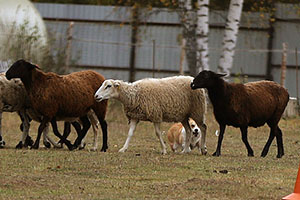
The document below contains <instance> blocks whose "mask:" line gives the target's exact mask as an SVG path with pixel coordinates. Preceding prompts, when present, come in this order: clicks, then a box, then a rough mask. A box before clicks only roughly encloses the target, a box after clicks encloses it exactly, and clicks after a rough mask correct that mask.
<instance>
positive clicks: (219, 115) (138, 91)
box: [0, 60, 289, 158]
mask: <svg viewBox="0 0 300 200" xmlns="http://www.w3.org/2000/svg"><path fill="white" fill-rule="evenodd" d="M222 76H224V75H222V74H217V73H214V72H212V71H202V72H200V73H199V75H198V76H197V77H196V78H193V77H190V76H174V77H168V78H161V79H151V78H150V79H142V80H139V81H136V82H133V83H127V82H124V81H121V80H112V79H109V80H105V79H104V77H103V76H102V75H101V74H99V73H97V72H94V71H91V70H86V71H81V72H74V73H71V74H68V75H57V74H55V73H51V72H50V73H45V72H43V71H42V70H41V69H40V68H39V67H38V66H36V65H33V64H31V63H29V62H27V61H25V60H18V61H16V62H15V63H14V64H13V65H12V66H11V67H10V68H9V69H8V71H7V72H6V73H5V74H4V73H3V74H1V75H0V91H1V101H0V110H1V112H18V114H19V116H20V118H21V120H22V124H21V127H20V128H21V130H22V132H23V134H22V138H21V141H20V142H19V144H18V145H17V148H22V147H25V146H31V148H34V149H37V148H38V147H39V141H40V138H41V136H42V133H43V141H44V145H45V146H46V147H50V143H51V144H52V145H54V146H56V147H61V146H62V144H65V145H66V146H67V147H68V148H69V149H70V150H73V149H76V148H78V147H79V148H83V147H84V145H85V143H84V137H85V135H86V133H87V131H88V129H89V128H90V126H91V124H92V127H93V130H94V146H93V150H96V149H97V144H98V143H97V129H98V125H99V124H98V123H100V126H101V129H102V134H103V144H102V148H101V151H106V150H107V148H108V144H107V123H106V121H105V115H106V112H107V101H108V99H112V98H114V99H117V100H119V101H121V102H122V104H123V105H124V112H125V114H126V116H127V118H128V120H129V122H130V123H129V131H128V137H127V139H126V142H125V144H124V146H123V147H122V148H121V149H120V150H119V152H125V151H126V150H127V149H128V146H129V142H130V139H131V137H132V135H133V133H134V131H135V128H136V126H137V124H138V122H139V121H150V122H152V123H153V124H154V127H155V132H156V135H157V137H158V139H159V141H160V145H161V148H162V154H166V153H167V149H166V145H165V143H164V141H163V137H162V132H161V130H160V124H161V122H181V123H182V125H183V127H184V129H185V132H186V134H185V138H184V139H185V143H184V147H183V151H182V152H183V153H187V152H189V151H191V148H190V143H191V140H192V134H191V127H190V125H189V119H190V118H192V119H194V120H195V122H196V123H197V125H198V126H199V128H200V130H201V134H200V137H201V138H200V142H199V150H200V152H201V153H202V154H206V153H207V149H206V141H205V139H206V131H207V127H206V124H205V115H206V107H207V102H206V97H205V93H206V91H205V90H204V88H206V89H207V92H208V96H209V98H210V101H211V103H212V105H213V110H214V115H215V118H216V121H217V122H218V124H219V126H220V134H219V139H218V145H217V149H216V152H215V153H214V154H213V155H214V156H220V155H221V144H222V139H223V136H224V132H225V127H226V125H229V126H234V127H238V128H240V130H241V133H242V141H243V142H244V144H245V146H246V148H247V151H248V156H253V155H254V153H253V150H252V148H251V147H250V145H249V143H248V139H247V128H248V126H252V127H259V126H262V125H264V124H265V123H267V124H268V126H269V127H270V130H271V131H270V136H269V139H268V141H267V143H266V145H265V147H264V149H263V151H262V153H261V156H262V157H264V156H266V155H267V153H268V150H269V147H270V144H271V143H272V141H273V139H274V138H275V137H276V140H277V147H278V153H277V157H278V158H280V157H282V156H283V155H284V149H283V142H282V132H281V130H280V128H279V127H278V122H279V120H280V118H281V116H282V113H283V112H284V110H285V107H286V105H287V103H288V100H289V94H288V92H287V90H286V89H284V88H283V87H281V86H280V85H278V84H276V83H274V82H272V81H258V82H253V83H247V84H234V83H227V82H226V81H224V80H223V79H222ZM45 105H47V106H45ZM1 119H2V118H1V115H0V147H3V146H4V145H5V142H4V141H3V139H2V136H1V135H2V132H1ZM31 119H32V120H35V121H38V122H40V125H39V128H38V135H37V138H36V140H35V141H34V142H33V141H32V139H31V138H30V136H29V135H28V131H29V126H30V120H31ZM58 120H61V121H64V122H65V123H64V133H63V135H61V134H60V133H59V131H58V129H57V123H56V122H57V121H58ZM50 123H51V125H52V128H53V132H54V134H55V135H56V136H57V137H59V139H60V141H59V142H58V143H56V142H54V141H53V140H52V139H51V138H50V137H48V126H49V124H50ZM71 125H72V126H74V128H75V129H76V132H77V134H78V137H77V138H76V140H75V142H74V143H73V144H72V143H71V142H70V141H69V140H68V139H67V137H68V135H69V133H70V126H71ZM49 142H50V143H49Z"/></svg>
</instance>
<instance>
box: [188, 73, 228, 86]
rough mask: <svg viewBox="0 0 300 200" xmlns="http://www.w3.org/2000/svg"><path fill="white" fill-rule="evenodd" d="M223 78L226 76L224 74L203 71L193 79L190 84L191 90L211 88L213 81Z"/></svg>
mask: <svg viewBox="0 0 300 200" xmlns="http://www.w3.org/2000/svg"><path fill="white" fill-rule="evenodd" d="M223 76H226V74H217V73H215V72H213V71H207V70H203V71H202V72H200V73H199V74H198V75H197V76H196V78H194V80H193V81H192V83H191V88H192V89H193V90H195V89H198V88H210V87H213V86H214V83H215V81H216V80H219V79H220V78H221V77H223Z"/></svg>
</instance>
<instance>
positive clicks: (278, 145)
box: [276, 126, 284, 158]
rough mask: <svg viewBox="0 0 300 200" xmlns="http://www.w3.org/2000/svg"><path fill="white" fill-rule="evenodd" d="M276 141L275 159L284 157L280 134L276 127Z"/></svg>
mask: <svg viewBox="0 0 300 200" xmlns="http://www.w3.org/2000/svg"><path fill="white" fill-rule="evenodd" d="M276 130H277V131H276V141H277V158H281V157H282V156H283V155H284V149H283V141H282V132H281V130H280V128H279V127H278V126H277V128H276Z"/></svg>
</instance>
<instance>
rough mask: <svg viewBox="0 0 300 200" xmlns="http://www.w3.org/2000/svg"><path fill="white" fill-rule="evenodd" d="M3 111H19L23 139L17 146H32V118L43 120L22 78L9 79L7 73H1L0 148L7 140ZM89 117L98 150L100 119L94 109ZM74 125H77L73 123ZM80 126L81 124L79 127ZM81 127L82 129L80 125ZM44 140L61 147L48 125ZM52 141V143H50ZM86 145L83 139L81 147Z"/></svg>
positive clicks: (47, 145)
mask: <svg viewBox="0 0 300 200" xmlns="http://www.w3.org/2000/svg"><path fill="white" fill-rule="evenodd" d="M2 112H17V113H18V115H19V116H20V118H21V121H22V124H21V126H20V128H21V131H22V132H23V134H22V137H21V141H20V142H19V143H18V145H17V146H16V148H22V147H27V146H31V145H32V144H33V141H32V140H31V137H30V136H29V135H28V133H29V127H30V118H31V119H33V120H35V121H38V122H41V116H40V115H39V114H37V113H36V112H35V111H34V110H33V109H32V108H31V104H30V100H29V97H28V95H27V93H26V90H25V87H24V85H23V83H22V81H21V80H20V79H14V80H7V79H6V77H5V73H0V116H1V117H0V148H2V147H4V145H5V142H4V140H2V127H1V125H2ZM88 118H89V120H90V122H91V124H92V127H93V131H94V146H93V148H92V150H96V149H97V146H98V143H97V137H98V120H96V119H95V114H94V112H93V111H89V112H88ZM73 125H76V124H75V123H73ZM78 126H80V125H79V124H78V125H77V127H78ZM79 129H81V128H80V127H79ZM43 136H44V137H43V142H44V145H45V146H46V147H48V148H49V147H50V143H51V144H52V145H53V146H54V147H57V148H59V147H61V145H59V144H57V143H56V142H55V141H54V140H52V139H51V137H49V136H48V126H47V127H46V128H45V130H44V134H43ZM49 142H50V143H49ZM84 145H85V143H84V141H82V143H81V145H80V148H83V147H84Z"/></svg>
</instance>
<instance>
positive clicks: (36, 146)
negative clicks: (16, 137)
mask: <svg viewBox="0 0 300 200" xmlns="http://www.w3.org/2000/svg"><path fill="white" fill-rule="evenodd" d="M38 148H39V145H38V144H34V145H32V147H31V149H38Z"/></svg>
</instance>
